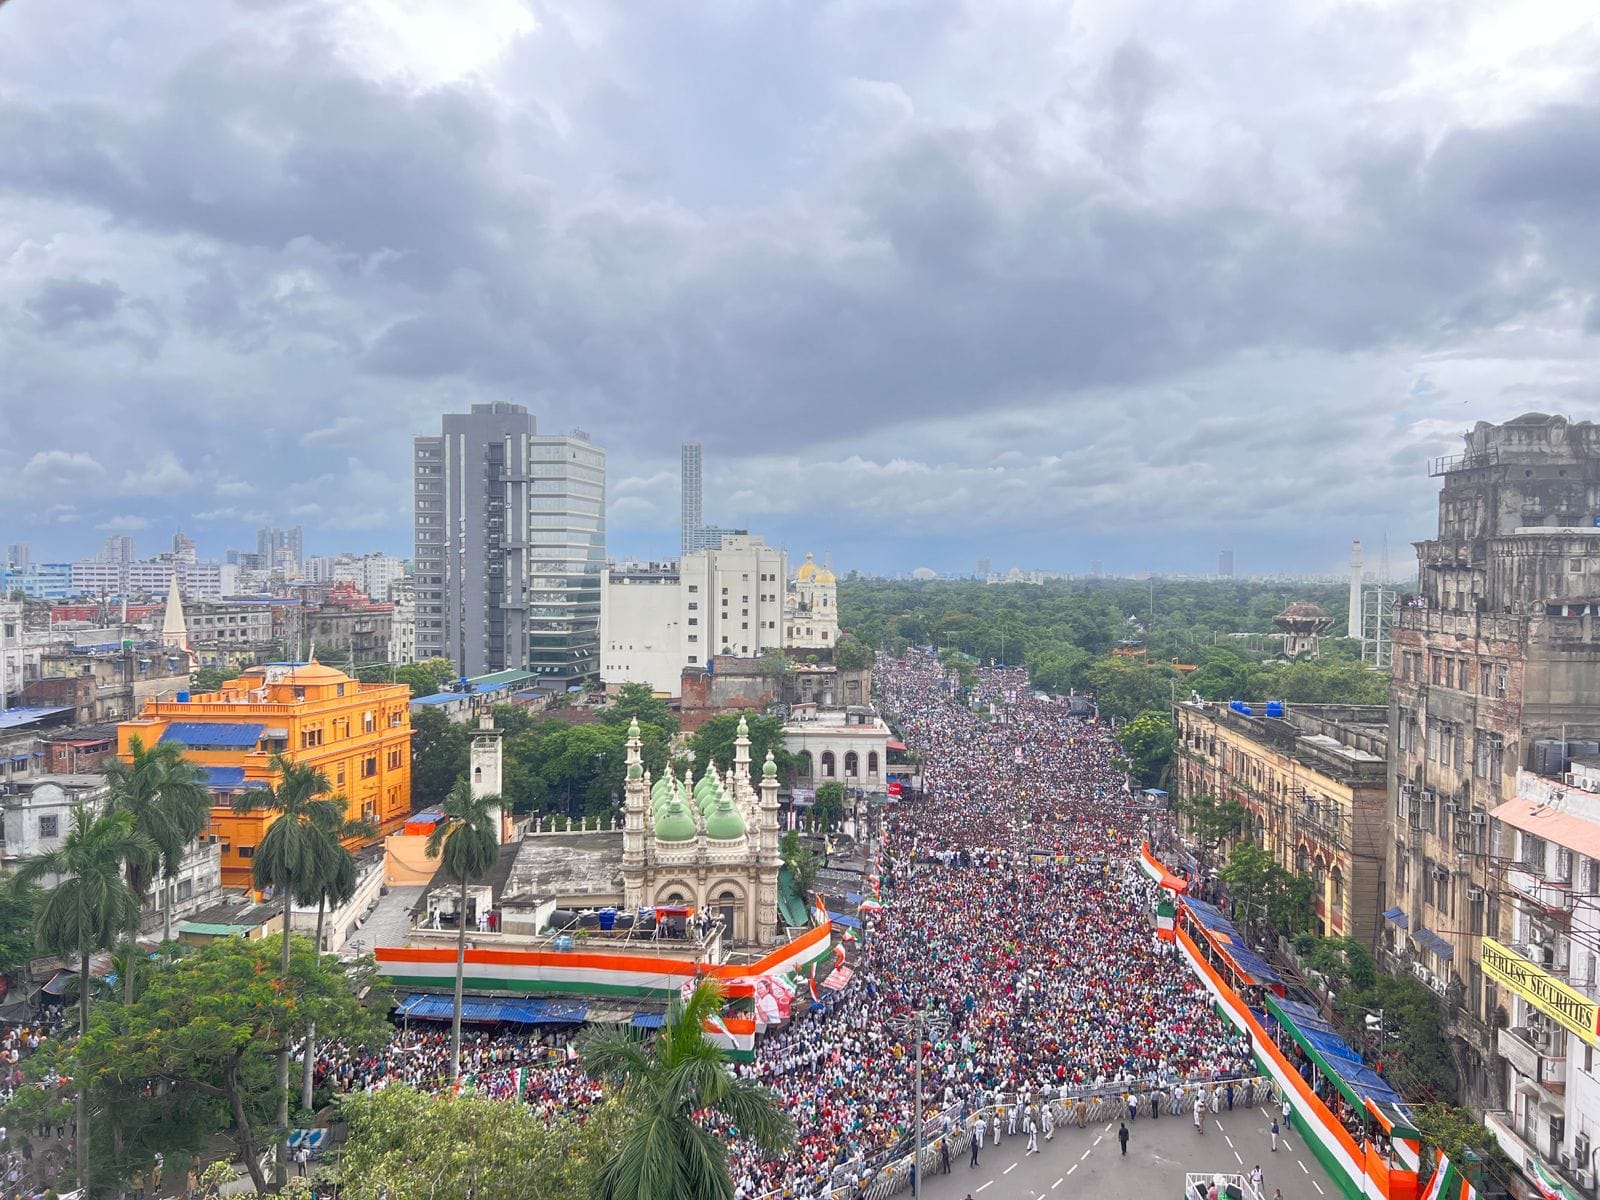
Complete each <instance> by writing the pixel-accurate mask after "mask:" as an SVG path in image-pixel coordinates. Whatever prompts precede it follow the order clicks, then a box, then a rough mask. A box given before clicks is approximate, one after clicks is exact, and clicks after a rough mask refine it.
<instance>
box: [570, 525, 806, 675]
mask: <svg viewBox="0 0 1600 1200" xmlns="http://www.w3.org/2000/svg"><path fill="white" fill-rule="evenodd" d="M787 577H788V556H787V555H786V554H785V553H784V552H783V551H782V550H780V549H778V548H776V547H774V546H768V545H767V544H766V543H765V542H763V541H762V539H761V538H760V537H756V536H751V535H749V534H741V535H737V536H729V537H725V538H724V539H723V540H722V545H721V546H720V547H718V548H715V549H706V550H697V551H695V552H694V553H691V554H686V555H684V556H683V559H682V560H681V561H680V563H679V565H678V570H677V571H676V573H674V572H673V571H672V569H671V567H670V566H669V565H667V564H651V565H650V566H649V567H648V568H645V569H642V570H641V569H638V568H635V567H628V568H617V569H616V570H613V571H610V572H608V575H607V579H606V583H605V586H604V587H603V588H602V589H601V596H602V600H601V609H600V617H601V621H600V623H601V643H600V644H601V666H600V675H601V678H602V679H603V680H605V682H606V683H607V684H610V685H617V684H621V683H634V682H637V683H648V684H650V686H651V687H652V688H654V689H655V690H656V691H658V692H665V693H667V694H668V695H672V696H676V695H678V694H679V692H680V679H681V677H682V673H683V669H684V668H685V667H701V666H704V665H705V664H706V663H708V662H710V661H711V659H712V658H713V657H714V656H716V655H719V654H725V655H735V656H737V657H740V658H754V657H756V656H757V655H759V654H760V653H761V652H762V651H763V650H766V649H777V648H780V647H782V645H783V644H784V642H783V635H784V617H783V612H784V603H785V580H786V579H787Z"/></svg>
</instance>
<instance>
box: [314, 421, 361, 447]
mask: <svg viewBox="0 0 1600 1200" xmlns="http://www.w3.org/2000/svg"><path fill="white" fill-rule="evenodd" d="M370 432H371V429H370V427H369V426H368V425H367V423H366V422H365V421H362V420H361V419H360V418H358V417H351V416H344V417H340V418H339V419H338V420H337V421H335V422H333V424H331V425H324V426H323V427H322V428H320V429H310V430H307V431H306V432H305V433H302V434H301V435H300V444H301V445H302V446H349V445H354V444H355V443H356V442H357V441H359V440H360V439H361V437H362V436H363V434H364V433H370Z"/></svg>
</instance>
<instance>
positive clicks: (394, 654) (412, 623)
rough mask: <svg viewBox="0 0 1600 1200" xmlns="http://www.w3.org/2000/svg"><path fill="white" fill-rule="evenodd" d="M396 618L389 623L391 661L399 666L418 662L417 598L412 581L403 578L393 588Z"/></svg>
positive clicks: (392, 594)
mask: <svg viewBox="0 0 1600 1200" xmlns="http://www.w3.org/2000/svg"><path fill="white" fill-rule="evenodd" d="M389 594H390V596H391V597H393V604H394V616H393V617H392V618H391V619H390V621H389V661H390V662H392V663H394V664H395V665H396V666H399V665H400V664H403V663H411V662H416V661H417V597H416V592H415V590H414V589H413V588H412V586H411V581H410V580H409V579H407V578H405V576H403V575H402V576H401V577H400V578H399V579H398V580H396V581H395V582H394V584H393V585H392V586H391V588H390V591H389Z"/></svg>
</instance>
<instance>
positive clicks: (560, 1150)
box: [339, 1085, 623, 1200]
mask: <svg viewBox="0 0 1600 1200" xmlns="http://www.w3.org/2000/svg"><path fill="white" fill-rule="evenodd" d="M339 1106H340V1112H341V1113H342V1115H343V1116H344V1118H345V1119H346V1120H347V1121H348V1122H349V1125H350V1134H349V1140H348V1141H346V1143H345V1145H344V1150H343V1152H342V1154H341V1156H340V1168H341V1169H340V1175H341V1178H342V1180H343V1183H342V1191H341V1195H342V1196H344V1197H345V1198H346V1200H379V1198H380V1197H382V1198H383V1200H473V1197H517V1198H518V1200H568V1198H570V1197H581V1196H588V1195H590V1194H591V1193H592V1192H593V1189H594V1183H595V1175H596V1173H597V1168H598V1164H599V1163H600V1161H601V1160H602V1159H603V1157H604V1155H605V1153H606V1151H607V1149H608V1147H610V1146H611V1145H613V1144H614V1143H615V1142H616V1140H617V1138H618V1136H619V1134H620V1128H621V1122H622V1118H623V1109H622V1106H621V1105H620V1104H619V1103H618V1102H617V1101H615V1100H610V1101H607V1102H606V1103H604V1104H601V1105H598V1106H597V1107H595V1108H593V1109H591V1110H590V1111H589V1112H588V1114H587V1115H586V1116H585V1118H584V1120H583V1121H582V1122H581V1123H579V1122H577V1121H574V1120H571V1119H569V1118H565V1117H558V1118H556V1119H554V1120H549V1119H547V1118H545V1117H542V1116H540V1115H539V1114H538V1113H536V1112H535V1111H534V1110H533V1109H532V1108H529V1107H528V1106H527V1105H525V1104H506V1103H504V1102H503V1101H500V1100H490V1099H487V1098H485V1097H482V1096H474V1095H470V1094H468V1095H461V1096H455V1097H449V1096H429V1095H425V1094H423V1093H422V1092H418V1091H415V1090H414V1089H412V1088H408V1087H402V1086H398V1085H396V1086H391V1087H386V1088H384V1089H383V1090H381V1091H378V1092H371V1093H363V1092H356V1093H353V1094H351V1095H349V1096H345V1097H343V1098H342V1099H341V1100H340V1102H339Z"/></svg>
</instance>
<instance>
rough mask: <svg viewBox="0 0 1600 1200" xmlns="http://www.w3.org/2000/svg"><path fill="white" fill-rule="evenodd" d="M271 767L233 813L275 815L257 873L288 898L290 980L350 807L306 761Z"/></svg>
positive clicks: (283, 1083) (283, 1165)
mask: <svg viewBox="0 0 1600 1200" xmlns="http://www.w3.org/2000/svg"><path fill="white" fill-rule="evenodd" d="M269 766H270V768H271V770H272V772H273V774H274V775H276V776H277V777H278V782H277V784H275V785H274V786H272V787H265V788H249V789H247V790H246V791H244V792H242V793H241V794H239V795H238V796H236V797H234V801H233V811H234V812H239V813H250V812H275V813H277V814H278V816H277V819H276V820H274V821H273V822H272V826H271V828H269V829H268V830H267V832H266V836H265V837H263V838H262V839H261V844H260V845H259V846H257V847H256V854H255V858H254V860H253V862H252V867H251V874H252V876H253V877H254V879H255V885H256V887H258V888H262V889H266V888H271V889H272V891H273V895H275V896H282V897H283V956H282V960H281V962H280V964H279V972H280V973H281V975H282V977H283V982H284V985H285V986H288V982H289V943H290V934H289V923H290V921H291V919H292V917H293V911H292V908H293V904H294V900H295V897H296V896H297V895H304V894H305V888H306V886H307V885H308V884H313V883H314V881H316V880H318V879H319V878H322V877H323V874H324V872H325V871H326V870H327V869H328V868H327V862H328V851H327V843H328V837H327V834H326V833H325V832H324V830H327V829H330V828H335V827H336V826H337V825H338V823H339V822H340V821H342V820H343V819H344V804H343V803H341V802H340V801H338V800H335V799H334V798H333V797H331V796H329V795H328V794H327V793H328V777H327V776H326V775H324V774H323V773H322V772H321V771H319V770H317V768H315V767H313V766H310V765H309V764H306V763H297V762H292V761H291V760H289V759H287V758H285V757H284V756H283V755H281V754H274V755H273V756H272V759H271V762H270V763H269ZM288 1129H289V1043H288V1041H287V1039H285V1041H284V1044H283V1045H282V1046H280V1047H279V1048H278V1137H277V1144H278V1151H277V1163H276V1167H275V1174H276V1182H277V1183H278V1185H279V1186H280V1187H281V1186H282V1185H283V1183H284V1182H285V1180H287V1179H288V1175H289V1160H288V1150H287V1145H288V1143H287V1142H286V1141H285V1139H286V1137H287V1136H288Z"/></svg>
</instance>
